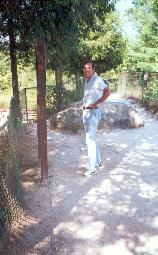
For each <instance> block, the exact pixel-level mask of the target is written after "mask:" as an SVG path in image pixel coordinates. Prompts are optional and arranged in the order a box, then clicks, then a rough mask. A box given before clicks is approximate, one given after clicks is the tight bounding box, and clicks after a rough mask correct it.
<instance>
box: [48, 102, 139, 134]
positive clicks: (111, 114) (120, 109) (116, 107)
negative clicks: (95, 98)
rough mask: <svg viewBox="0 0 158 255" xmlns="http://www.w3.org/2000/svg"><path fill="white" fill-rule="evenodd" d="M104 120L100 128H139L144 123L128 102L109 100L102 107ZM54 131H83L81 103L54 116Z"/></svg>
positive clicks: (52, 124)
mask: <svg viewBox="0 0 158 255" xmlns="http://www.w3.org/2000/svg"><path fill="white" fill-rule="evenodd" d="M101 111H102V119H101V121H100V123H99V128H100V129H104V128H110V129H111V128H123V129H125V128H137V127H142V126H143V125H144V121H143V119H142V117H141V116H140V114H139V112H138V111H137V110H136V108H135V107H134V106H133V105H132V104H131V103H130V102H129V101H127V100H124V99H121V100H118V99H115V100H108V101H106V102H105V103H104V104H102V106H101ZM50 128H51V129H53V130H62V131H64V130H65V131H71V132H78V131H79V130H81V129H83V124H82V106H81V102H78V103H75V104H73V105H72V106H71V107H69V108H68V109H66V110H64V111H61V112H59V113H57V114H55V115H53V116H52V117H51V119H50Z"/></svg>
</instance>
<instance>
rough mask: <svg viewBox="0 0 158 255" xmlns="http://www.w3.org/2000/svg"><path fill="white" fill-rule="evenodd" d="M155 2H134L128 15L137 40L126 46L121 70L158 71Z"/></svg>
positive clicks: (139, 0)
mask: <svg viewBox="0 0 158 255" xmlns="http://www.w3.org/2000/svg"><path fill="white" fill-rule="evenodd" d="M155 3H156V1H149V0H146V1H142V0H135V1H134V4H135V7H133V8H131V9H130V12H129V15H130V18H131V19H132V21H133V22H134V23H135V25H136V28H137V39H136V40H135V41H133V42H132V43H129V44H128V51H127V52H126V57H125V59H124V63H123V66H122V69H124V70H131V71H137V70H142V71H143V70H145V71H148V72H150V71H153V72H154V71H157V70H158V49H157V43H158V26H157V15H156V13H155V11H156V5H155Z"/></svg>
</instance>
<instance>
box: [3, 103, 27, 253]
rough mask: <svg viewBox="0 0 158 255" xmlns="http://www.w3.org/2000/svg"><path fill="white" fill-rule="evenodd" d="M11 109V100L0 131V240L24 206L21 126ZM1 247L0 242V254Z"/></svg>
mask: <svg viewBox="0 0 158 255" xmlns="http://www.w3.org/2000/svg"><path fill="white" fill-rule="evenodd" d="M13 109H14V100H13V99H12V100H11V104H10V112H9V116H8V122H7V127H5V126H4V127H3V130H1V131H0V240H1V237H3V234H4V232H5V231H6V230H7V229H8V227H9V226H10V223H11V222H12V221H13V220H16V219H17V218H18V217H19V216H20V214H21V208H22V206H23V205H24V200H23V191H22V185H21V177H20V159H19V150H20V138H21V132H22V126H21V120H20V119H16V118H15V117H14V111H13ZM2 246H3V245H2V241H0V253H1V251H2V250H3V247H2Z"/></svg>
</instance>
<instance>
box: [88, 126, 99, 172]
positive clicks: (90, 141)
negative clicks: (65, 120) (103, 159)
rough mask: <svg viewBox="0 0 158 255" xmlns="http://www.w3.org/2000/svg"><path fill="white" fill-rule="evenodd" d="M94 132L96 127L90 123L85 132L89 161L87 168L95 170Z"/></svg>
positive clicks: (95, 147)
mask: <svg viewBox="0 0 158 255" xmlns="http://www.w3.org/2000/svg"><path fill="white" fill-rule="evenodd" d="M96 130H97V125H96V124H94V123H91V124H90V125H89V126H88V128H87V130H86V144H87V148H88V159H89V168H90V169H93V170H94V169H95V167H96V164H97V156H98V154H97V143H96Z"/></svg>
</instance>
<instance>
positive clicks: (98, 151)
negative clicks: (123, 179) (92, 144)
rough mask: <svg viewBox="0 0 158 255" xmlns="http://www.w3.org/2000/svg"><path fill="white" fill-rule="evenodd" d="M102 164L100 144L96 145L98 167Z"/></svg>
mask: <svg viewBox="0 0 158 255" xmlns="http://www.w3.org/2000/svg"><path fill="white" fill-rule="evenodd" d="M100 164H101V156H100V150H99V146H98V144H96V166H99V165H100Z"/></svg>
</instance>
